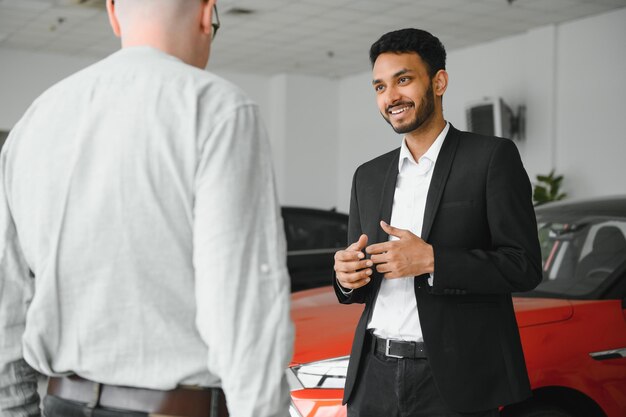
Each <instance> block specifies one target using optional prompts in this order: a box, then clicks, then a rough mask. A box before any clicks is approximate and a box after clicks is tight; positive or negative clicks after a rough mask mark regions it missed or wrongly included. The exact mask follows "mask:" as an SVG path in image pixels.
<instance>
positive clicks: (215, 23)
mask: <svg viewBox="0 0 626 417" xmlns="http://www.w3.org/2000/svg"><path fill="white" fill-rule="evenodd" d="M211 26H213V35H212V36H211V40H213V39H215V35H217V30H218V29H219V28H220V16H219V14H217V6H216V5H213V22H211Z"/></svg>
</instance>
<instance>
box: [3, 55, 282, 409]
mask: <svg viewBox="0 0 626 417" xmlns="http://www.w3.org/2000/svg"><path fill="white" fill-rule="evenodd" d="M0 179H1V181H0V332H1V333H0V387H1V389H0V415H3V416H4V415H13V414H3V413H4V412H5V411H6V410H8V409H9V408H11V409H12V410H13V412H15V413H16V414H15V415H20V416H22V415H36V413H38V412H39V411H38V410H37V411H36V412H33V411H32V410H33V409H34V407H36V405H37V404H36V397H35V398H34V399H33V397H32V394H33V392H34V386H31V385H28V382H29V381H28V380H29V378H31V376H29V374H32V372H28V366H26V364H25V362H24V360H25V361H26V362H27V363H28V364H29V365H30V366H31V367H33V368H35V369H36V370H37V371H39V372H41V373H44V374H46V375H64V374H67V373H76V374H78V375H80V376H82V377H84V378H87V379H90V380H93V381H98V382H101V383H105V384H112V385H124V386H133V387H144V388H152V389H161V390H167V389H172V388H174V387H176V386H177V385H180V384H185V385H200V386H222V387H223V389H224V391H225V393H226V398H227V401H228V406H229V409H230V415H231V416H233V417H253V416H254V417H258V416H281V417H282V416H285V415H287V414H288V411H287V409H288V404H289V391H288V387H287V384H286V380H285V375H284V370H285V368H286V366H287V365H288V362H289V360H290V358H291V354H292V345H293V328H292V324H291V321H290V319H289V297H290V290H289V277H288V274H287V269H286V255H285V254H286V249H285V246H286V245H285V240H284V232H283V226H282V219H281V217H280V210H279V206H278V203H277V199H276V195H275V186H274V177H273V172H272V164H271V160H270V149H269V145H268V141H267V138H266V134H265V130H264V128H263V126H262V125H261V122H260V118H259V111H258V108H257V106H256V105H255V104H254V103H252V102H251V101H250V100H249V99H248V98H247V97H246V96H245V95H244V94H243V93H242V92H241V91H240V90H239V89H238V88H236V87H235V86H233V85H232V84H230V83H228V82H227V81H225V80H223V79H221V78H219V77H217V76H215V75H213V74H211V73H209V72H206V71H202V70H200V69H197V68H194V67H191V66H189V65H186V64H184V63H183V62H182V61H180V60H179V59H177V58H175V57H172V56H170V55H167V54H165V53H163V52H160V51H158V50H156V49H152V48H149V47H134V48H127V49H123V50H121V51H119V52H117V53H115V54H113V55H111V56H110V57H108V58H106V59H104V60H103V61H101V62H99V63H97V64H95V65H93V66H91V67H89V68H86V69H85V70H83V71H80V72H79V73H77V74H75V75H73V76H71V77H69V78H67V79H66V80H64V81H62V82H60V83H59V84H57V85H55V86H54V87H52V88H51V89H49V90H48V91H46V92H45V93H44V94H43V95H42V96H41V97H39V98H38V99H37V100H36V101H35V102H34V103H33V105H32V106H31V107H30V108H29V109H28V111H27V112H26V114H25V115H24V117H23V118H22V120H21V121H20V122H19V123H18V124H17V125H16V126H15V128H14V129H13V131H12V132H11V135H10V136H9V138H8V140H7V142H6V144H5V146H4V149H3V150H2V154H1V159H0ZM29 271H32V275H31V273H30V272H29ZM3 410H5V411H3ZM25 410H30V411H25ZM6 413H9V411H6Z"/></svg>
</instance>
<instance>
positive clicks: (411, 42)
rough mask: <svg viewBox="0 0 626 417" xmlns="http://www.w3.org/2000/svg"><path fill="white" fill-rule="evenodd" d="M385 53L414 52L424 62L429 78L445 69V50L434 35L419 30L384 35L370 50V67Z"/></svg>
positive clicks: (402, 30)
mask: <svg viewBox="0 0 626 417" xmlns="http://www.w3.org/2000/svg"><path fill="white" fill-rule="evenodd" d="M385 52H393V53H398V54H400V53H407V52H415V53H416V54H418V55H419V57H420V58H421V59H422V61H424V63H425V64H426V67H427V68H428V75H429V76H430V78H432V77H434V76H435V74H436V73H437V71H439V70H445V69H446V49H445V48H444V46H443V44H442V43H441V41H440V40H439V39H438V38H437V37H436V36H434V35H432V34H431V33H429V32H426V31H425V30H421V29H400V30H396V31H393V32H388V33H385V34H384V35H383V36H381V37H380V39H378V40H377V41H376V42H374V44H373V45H372V46H371V48H370V62H371V63H372V66H374V63H375V62H376V58H378V55H380V54H383V53H385Z"/></svg>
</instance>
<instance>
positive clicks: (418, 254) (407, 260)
mask: <svg viewBox="0 0 626 417" xmlns="http://www.w3.org/2000/svg"><path fill="white" fill-rule="evenodd" d="M380 227H381V228H382V229H383V230H384V231H385V233H387V234H388V235H390V236H395V237H397V238H398V239H397V240H390V241H388V242H381V243H375V244H373V245H370V246H367V235H361V236H360V237H359V240H358V241H356V242H354V243H352V244H351V245H350V246H348V247H347V248H346V249H344V250H340V251H337V252H336V253H335V272H336V276H337V280H338V281H339V284H340V285H341V286H342V287H343V288H347V289H356V288H360V287H362V286H364V285H366V284H368V283H369V282H370V280H371V275H372V273H373V269H372V268H376V271H378V272H380V273H381V274H383V277H385V278H389V279H392V278H401V277H410V276H417V275H422V274H426V273H432V272H433V270H434V265H435V258H434V253H433V247H432V246H431V245H429V244H428V243H426V242H424V241H423V240H422V239H421V238H420V237H418V236H416V235H415V234H413V233H411V232H410V231H409V230H404V229H398V228H396V227H393V226H390V225H388V224H387V223H385V222H384V221H381V222H380ZM363 250H365V252H367V254H368V255H370V259H366V258H365V254H364V253H363Z"/></svg>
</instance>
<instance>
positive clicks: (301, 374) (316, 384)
mask: <svg viewBox="0 0 626 417" xmlns="http://www.w3.org/2000/svg"><path fill="white" fill-rule="evenodd" d="M349 359H350V357H349V356H342V357H340V358H333V359H328V360H323V361H318V362H311V363H306V364H303V365H296V366H292V367H291V368H290V369H291V371H292V375H293V377H295V378H293V377H292V378H289V379H290V385H291V389H292V390H294V389H303V388H330V389H342V388H343V387H344V385H345V383H346V374H347V372H348V360H349ZM294 379H295V380H294Z"/></svg>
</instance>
